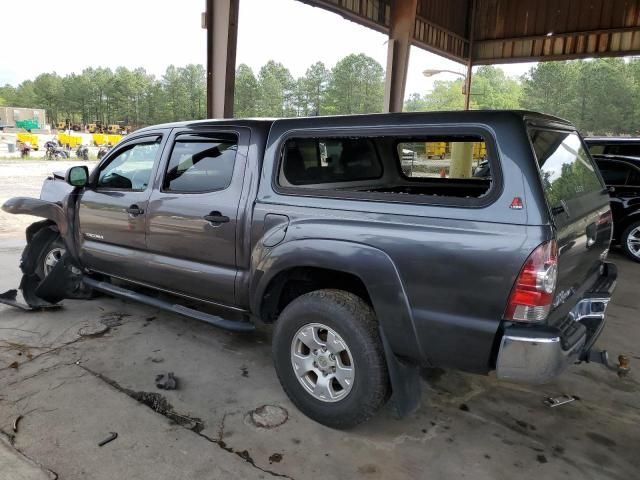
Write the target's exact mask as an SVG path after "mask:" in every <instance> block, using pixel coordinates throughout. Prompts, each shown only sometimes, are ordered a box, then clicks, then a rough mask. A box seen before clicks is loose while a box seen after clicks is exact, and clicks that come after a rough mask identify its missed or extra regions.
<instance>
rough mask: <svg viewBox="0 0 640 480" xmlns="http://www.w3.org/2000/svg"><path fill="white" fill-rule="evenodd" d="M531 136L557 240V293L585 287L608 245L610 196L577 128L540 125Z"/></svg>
mask: <svg viewBox="0 0 640 480" xmlns="http://www.w3.org/2000/svg"><path fill="white" fill-rule="evenodd" d="M530 137H531V141H532V145H533V149H534V152H535V155H536V157H537V161H538V165H539V167H540V173H541V178H542V185H543V189H544V194H545V197H546V200H547V204H548V206H549V209H550V211H551V215H552V218H553V222H554V225H555V228H556V232H557V233H556V235H557V241H558V252H559V257H558V286H557V295H559V296H560V297H561V298H568V297H570V296H571V295H572V294H573V293H574V292H575V291H576V290H577V289H579V288H580V287H581V286H583V285H584V283H585V282H586V281H587V279H588V277H589V276H591V275H592V274H594V273H595V272H596V271H597V270H598V268H599V266H600V263H601V255H602V254H603V253H604V252H605V250H607V249H608V248H609V242H610V238H611V225H612V223H611V213H610V207H609V196H608V195H607V191H606V189H605V186H604V184H603V183H602V180H601V179H600V176H599V174H598V171H597V167H596V166H595V164H594V163H593V160H592V158H591V156H590V155H589V154H588V153H587V150H586V149H585V147H584V144H583V142H582V139H581V138H580V136H579V135H578V134H577V133H576V132H575V131H567V130H552V129H544V128H535V129H531V130H530Z"/></svg>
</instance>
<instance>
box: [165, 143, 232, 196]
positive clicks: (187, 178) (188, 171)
mask: <svg viewBox="0 0 640 480" xmlns="http://www.w3.org/2000/svg"><path fill="white" fill-rule="evenodd" d="M237 151H238V142H237V139H236V138H235V137H234V136H229V137H226V138H225V137H223V138H206V137H199V136H198V137H195V136H191V135H185V136H183V137H178V138H177V140H176V142H175V144H174V146H173V150H172V152H171V157H170V158H169V164H168V165H167V172H166V174H165V177H164V182H163V186H162V189H163V191H165V192H182V193H198V192H213V191H216V190H224V189H225V188H227V187H228V186H229V184H230V183H231V178H232V177H233V167H234V165H235V159H236V153H237Z"/></svg>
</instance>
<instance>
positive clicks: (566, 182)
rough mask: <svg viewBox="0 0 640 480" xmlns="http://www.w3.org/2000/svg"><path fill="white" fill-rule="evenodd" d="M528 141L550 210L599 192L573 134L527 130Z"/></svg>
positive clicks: (592, 168)
mask: <svg viewBox="0 0 640 480" xmlns="http://www.w3.org/2000/svg"><path fill="white" fill-rule="evenodd" d="M531 142H532V145H533V149H534V151H535V154H536V158H537V159H538V165H539V166H540V172H541V175H542V185H543V187H544V193H545V196H546V198H547V203H548V204H549V206H550V207H551V209H552V211H553V210H554V209H556V208H558V207H562V204H563V202H567V201H570V200H573V199H575V198H578V197H581V196H583V195H586V194H588V193H591V192H596V191H599V190H602V188H603V185H602V183H601V182H600V178H599V177H598V174H597V173H596V167H595V166H594V164H593V161H592V160H591V157H590V156H589V154H588V153H587V151H586V150H585V149H584V147H583V145H582V141H581V140H580V137H579V136H578V135H577V134H576V133H573V132H562V131H556V130H531Z"/></svg>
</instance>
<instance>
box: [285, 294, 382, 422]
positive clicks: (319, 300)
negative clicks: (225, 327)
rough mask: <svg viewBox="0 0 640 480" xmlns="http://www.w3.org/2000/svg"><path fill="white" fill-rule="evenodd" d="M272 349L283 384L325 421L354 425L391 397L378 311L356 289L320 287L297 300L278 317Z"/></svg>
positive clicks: (307, 409)
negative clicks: (376, 313)
mask: <svg viewBox="0 0 640 480" xmlns="http://www.w3.org/2000/svg"><path fill="white" fill-rule="evenodd" d="M307 344H309V346H307ZM314 347H315V348H314ZM272 348H273V359H274V363H275V368H276V372H277V374H278V378H279V379H280V383H281V385H282V388H283V389H284V391H285V392H286V394H287V395H288V396H289V398H290V399H291V401H292V402H293V403H294V404H295V405H296V407H298V409H299V410H300V411H301V412H302V413H304V414H305V415H307V416H308V417H310V418H312V419H313V420H315V421H317V422H319V423H322V424H323V425H326V426H328V427H331V428H338V429H346V428H351V427H354V426H356V425H358V424H359V423H362V422H364V421H365V420H368V419H369V418H370V417H371V416H373V415H374V414H375V413H376V412H377V411H378V410H379V409H380V408H381V407H382V406H383V405H384V404H385V403H386V401H387V399H388V398H389V393H390V387H389V374H388V371H387V365H386V361H385V358H384V353H383V348H382V343H381V341H380V336H379V333H378V323H377V321H376V318H375V314H374V312H373V310H372V309H371V307H370V306H369V305H368V304H367V303H365V302H364V301H363V300H362V299H361V298H359V297H358V296H356V295H354V294H352V293H349V292H345V291H342V290H317V291H314V292H310V293H307V294H305V295H302V296H300V297H298V298H296V299H295V300H293V301H292V302H291V303H290V304H289V305H287V307H286V308H285V309H284V310H283V312H282V314H281V315H280V317H279V318H278V320H277V322H276V326H275V330H274V334H273V347H272ZM314 352H317V353H314ZM314 392H315V393H314Z"/></svg>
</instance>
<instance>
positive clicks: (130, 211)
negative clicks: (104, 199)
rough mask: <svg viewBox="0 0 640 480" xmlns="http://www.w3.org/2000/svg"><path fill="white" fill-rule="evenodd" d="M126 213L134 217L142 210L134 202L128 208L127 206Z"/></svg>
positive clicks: (142, 211)
mask: <svg viewBox="0 0 640 480" xmlns="http://www.w3.org/2000/svg"><path fill="white" fill-rule="evenodd" d="M127 213H128V214H129V215H133V216H134V217H135V216H137V215H142V214H143V213H144V210H143V209H142V208H140V207H138V205H135V204H134V205H131V206H130V207H129V208H127Z"/></svg>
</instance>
